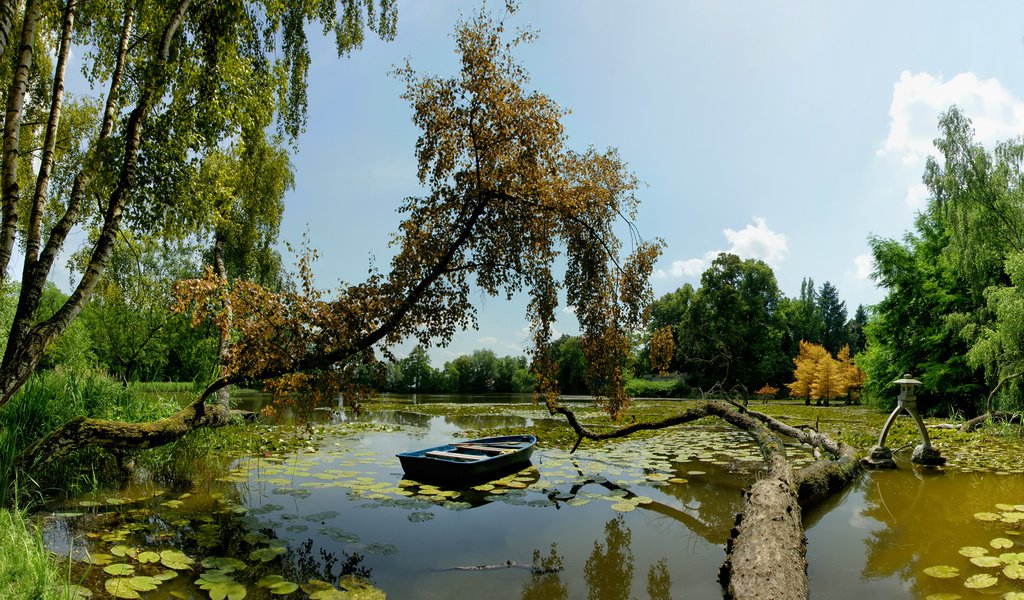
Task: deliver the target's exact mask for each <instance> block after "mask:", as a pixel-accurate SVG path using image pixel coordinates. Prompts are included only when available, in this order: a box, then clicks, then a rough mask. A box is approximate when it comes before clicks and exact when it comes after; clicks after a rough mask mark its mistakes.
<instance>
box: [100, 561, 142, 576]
mask: <svg viewBox="0 0 1024 600" xmlns="http://www.w3.org/2000/svg"><path fill="white" fill-rule="evenodd" d="M103 571H104V572H106V573H108V574H110V575H131V574H132V573H134V572H135V567H133V566H131V565H129V564H126V563H116V564H113V565H107V566H105V567H103Z"/></svg>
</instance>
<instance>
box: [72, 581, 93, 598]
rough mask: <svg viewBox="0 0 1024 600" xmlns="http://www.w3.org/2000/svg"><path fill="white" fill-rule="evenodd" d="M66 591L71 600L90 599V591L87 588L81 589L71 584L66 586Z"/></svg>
mask: <svg viewBox="0 0 1024 600" xmlns="http://www.w3.org/2000/svg"><path fill="white" fill-rule="evenodd" d="M66 589H67V593H68V594H69V596H70V598H71V600H88V598H92V590H90V589H89V588H87V587H82V586H80V585H75V584H73V583H72V584H68V586H67V588H66Z"/></svg>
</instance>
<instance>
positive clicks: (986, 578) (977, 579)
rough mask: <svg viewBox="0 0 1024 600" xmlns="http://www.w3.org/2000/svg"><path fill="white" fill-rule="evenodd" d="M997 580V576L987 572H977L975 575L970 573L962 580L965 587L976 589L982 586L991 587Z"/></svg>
mask: <svg viewBox="0 0 1024 600" xmlns="http://www.w3.org/2000/svg"><path fill="white" fill-rule="evenodd" d="M998 582H999V578H998V577H995V576H993V575H989V574H988V573H978V574H977V575H971V576H970V577H968V578H967V580H966V581H964V587H965V588H971V589H972V590H978V589H982V588H987V587H992V586H993V585H995V584H996V583H998Z"/></svg>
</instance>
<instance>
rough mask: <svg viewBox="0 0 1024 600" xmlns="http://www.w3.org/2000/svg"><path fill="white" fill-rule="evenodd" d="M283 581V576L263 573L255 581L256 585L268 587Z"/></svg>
mask: <svg viewBox="0 0 1024 600" xmlns="http://www.w3.org/2000/svg"><path fill="white" fill-rule="evenodd" d="M283 581H284V577H281V576H280V575H265V576H263V577H260V579H259V581H257V582H256V585H257V587H265V588H269V587H272V586H275V585H277V584H279V583H282V582H283Z"/></svg>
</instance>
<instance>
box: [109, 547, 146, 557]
mask: <svg viewBox="0 0 1024 600" xmlns="http://www.w3.org/2000/svg"><path fill="white" fill-rule="evenodd" d="M110 553H111V554H113V555H114V556H120V557H125V556H130V557H132V558H135V556H136V555H137V554H138V553H139V551H138V550H136V549H135V548H132V547H131V546H125V545H123V544H118V545H116V546H111V547H110Z"/></svg>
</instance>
